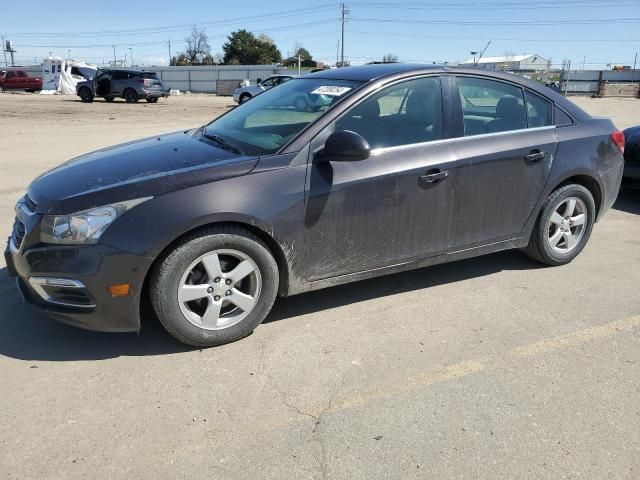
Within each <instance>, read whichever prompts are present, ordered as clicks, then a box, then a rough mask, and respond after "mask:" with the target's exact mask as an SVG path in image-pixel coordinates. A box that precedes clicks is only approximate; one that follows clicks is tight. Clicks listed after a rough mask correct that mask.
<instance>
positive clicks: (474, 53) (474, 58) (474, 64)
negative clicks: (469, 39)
mask: <svg viewBox="0 0 640 480" xmlns="http://www.w3.org/2000/svg"><path fill="white" fill-rule="evenodd" d="M469 53H471V55H473V66H474V67H475V66H476V55H477V54H478V52H469Z"/></svg>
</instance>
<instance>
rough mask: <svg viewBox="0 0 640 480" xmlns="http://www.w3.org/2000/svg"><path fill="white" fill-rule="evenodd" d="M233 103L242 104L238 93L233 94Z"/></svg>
mask: <svg viewBox="0 0 640 480" xmlns="http://www.w3.org/2000/svg"><path fill="white" fill-rule="evenodd" d="M233 101H234V102H236V103H240V94H239V93H238V92H233Z"/></svg>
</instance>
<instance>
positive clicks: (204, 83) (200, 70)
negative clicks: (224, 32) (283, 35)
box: [22, 65, 297, 93]
mask: <svg viewBox="0 0 640 480" xmlns="http://www.w3.org/2000/svg"><path fill="white" fill-rule="evenodd" d="M22 68H24V69H25V70H26V71H27V73H28V74H29V75H34V76H42V66H38V65H35V66H28V67H22ZM143 69H144V70H146V71H148V72H155V73H156V74H157V75H158V78H160V79H161V80H162V81H163V82H165V83H166V84H167V85H169V86H170V87H171V88H172V89H174V90H181V91H189V92H194V93H219V92H220V89H219V88H218V87H219V86H218V81H225V80H226V81H231V82H234V83H237V82H240V81H242V80H250V81H251V83H256V81H257V80H258V79H262V80H264V79H266V78H267V77H269V76H271V75H277V74H284V73H287V72H290V70H288V69H287V68H286V67H277V66H271V65H221V66H198V67H143ZM296 74H297V70H296ZM226 83H227V84H228V83H229V82H226ZM226 90H228V89H226Z"/></svg>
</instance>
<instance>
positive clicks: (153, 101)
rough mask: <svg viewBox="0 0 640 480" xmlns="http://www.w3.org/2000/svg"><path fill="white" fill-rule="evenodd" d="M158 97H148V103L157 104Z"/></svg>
mask: <svg viewBox="0 0 640 480" xmlns="http://www.w3.org/2000/svg"><path fill="white" fill-rule="evenodd" d="M157 102H158V97H147V103H157Z"/></svg>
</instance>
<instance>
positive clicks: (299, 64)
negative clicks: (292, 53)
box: [298, 53, 302, 76]
mask: <svg viewBox="0 0 640 480" xmlns="http://www.w3.org/2000/svg"><path fill="white" fill-rule="evenodd" d="M301 63H302V62H301V59H300V53H298V76H300V75H301V72H300V67H301V66H302V65H301Z"/></svg>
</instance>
